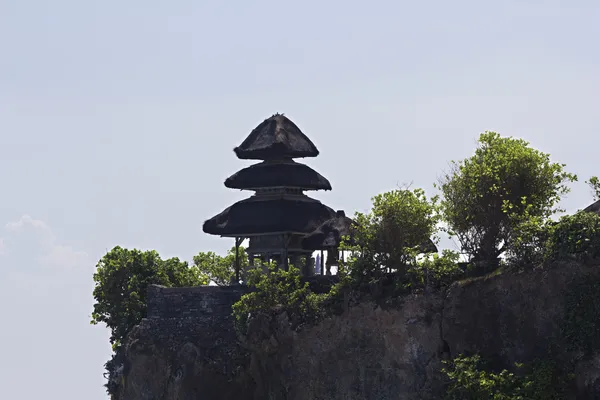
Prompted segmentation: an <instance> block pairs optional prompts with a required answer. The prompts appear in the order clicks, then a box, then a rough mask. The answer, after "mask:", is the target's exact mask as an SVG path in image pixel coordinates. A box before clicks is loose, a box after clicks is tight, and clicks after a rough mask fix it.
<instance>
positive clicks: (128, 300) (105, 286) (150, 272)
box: [91, 246, 207, 389]
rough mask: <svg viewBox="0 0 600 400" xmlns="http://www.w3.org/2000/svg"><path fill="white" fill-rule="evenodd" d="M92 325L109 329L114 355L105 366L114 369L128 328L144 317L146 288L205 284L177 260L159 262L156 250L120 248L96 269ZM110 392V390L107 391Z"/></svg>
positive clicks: (99, 262) (196, 273)
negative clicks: (100, 325)
mask: <svg viewBox="0 0 600 400" xmlns="http://www.w3.org/2000/svg"><path fill="white" fill-rule="evenodd" d="M94 282H95V287H94V291H93V296H94V299H95V300H96V303H95V304H94V310H93V312H92V320H91V323H92V324H94V325H95V324H98V323H100V322H104V323H105V324H106V326H107V327H108V328H109V329H110V330H111V335H110V343H111V344H112V346H113V351H115V355H114V356H113V359H112V360H110V361H109V362H107V364H106V365H105V367H106V368H107V370H108V372H109V374H110V373H111V372H112V371H113V369H114V368H115V367H116V366H117V365H116V364H117V363H118V361H119V358H120V356H121V352H122V344H123V343H124V340H125V337H126V336H127V334H128V333H129V332H130V331H131V329H132V328H133V327H134V326H135V325H137V324H138V323H139V322H140V321H141V320H142V318H144V317H145V316H146V290H147V287H148V285H150V284H157V285H163V286H167V287H170V286H196V285H201V284H206V283H207V281H206V280H205V279H204V278H203V276H202V275H201V274H200V273H198V271H197V270H196V269H195V268H189V267H188V264H187V262H185V261H180V260H179V259H178V258H170V259H168V260H162V259H161V258H160V256H159V255H158V253H157V252H156V251H145V252H142V251H140V250H137V249H134V250H128V249H123V248H121V247H119V246H117V247H115V248H113V249H112V250H111V251H109V252H108V253H106V254H105V255H104V256H103V257H102V258H101V259H100V261H98V264H97V266H96V272H95V273H94ZM109 389H110V388H109Z"/></svg>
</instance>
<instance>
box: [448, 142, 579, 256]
mask: <svg viewBox="0 0 600 400" xmlns="http://www.w3.org/2000/svg"><path fill="white" fill-rule="evenodd" d="M564 167H565V165H564V164H558V163H552V162H551V161H550V156H549V155H548V154H545V153H542V152H541V151H538V150H536V149H533V148H531V147H529V143H528V142H526V141H524V140H522V139H515V138H512V137H501V136H500V135H499V134H497V133H495V132H485V133H483V134H481V136H480V137H479V146H478V148H477V149H476V150H475V154H474V155H473V156H471V157H469V158H467V159H465V160H463V161H460V162H452V170H451V172H450V173H449V174H446V175H445V176H444V177H442V179H441V180H440V182H439V187H440V188H441V191H442V194H443V199H442V201H441V210H442V214H443V216H444V219H445V221H446V223H447V224H448V227H449V229H450V232H451V233H452V234H454V235H456V236H457V237H458V240H459V241H460V244H461V247H462V249H463V251H465V252H466V253H468V254H469V255H471V257H472V261H476V262H478V263H480V264H483V265H489V264H493V263H494V261H495V260H496V259H497V257H498V256H500V255H501V254H502V253H503V252H504V251H506V250H509V249H510V247H511V245H512V244H513V240H514V238H515V237H514V236H515V235H514V233H515V232H516V229H517V228H518V227H519V226H520V225H521V224H524V223H527V222H528V221H531V219H532V218H538V219H539V220H540V221H543V220H544V219H545V218H547V217H549V216H550V215H552V214H553V213H554V212H556V211H558V209H556V208H555V206H556V204H557V203H558V202H559V200H560V198H561V196H562V195H564V194H566V193H568V191H569V188H568V187H567V186H566V183H567V182H572V181H576V180H577V177H576V176H575V175H573V174H569V173H567V172H565V171H564Z"/></svg>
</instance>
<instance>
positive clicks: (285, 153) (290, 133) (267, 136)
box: [233, 114, 319, 160]
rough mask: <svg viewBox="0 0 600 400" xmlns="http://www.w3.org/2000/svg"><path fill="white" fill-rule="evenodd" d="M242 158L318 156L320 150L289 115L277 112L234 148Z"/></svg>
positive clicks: (264, 158)
mask: <svg viewBox="0 0 600 400" xmlns="http://www.w3.org/2000/svg"><path fill="white" fill-rule="evenodd" d="M233 150H234V151H235V154H236V155H237V156H238V158H240V159H253V160H280V159H285V158H297V157H316V156H318V155H319V150H317V147H316V146H315V145H314V144H313V142H311V141H310V139H309V138H308V137H306V135H305V134H304V133H302V131H301V130H300V129H299V128H298V127H297V126H296V124H294V123H293V122H292V121H290V120H289V119H288V118H287V117H285V116H284V115H282V114H275V115H273V116H272V117H270V118H267V119H266V120H264V121H263V122H262V123H261V124H260V125H258V126H257V127H256V128H254V130H253V131H252V132H251V133H250V135H249V136H248V137H247V138H246V140H244V141H243V142H242V144H241V145H239V146H238V147H236V148H235V149H233Z"/></svg>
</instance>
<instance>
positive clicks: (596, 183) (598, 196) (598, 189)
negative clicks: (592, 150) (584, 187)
mask: <svg viewBox="0 0 600 400" xmlns="http://www.w3.org/2000/svg"><path fill="white" fill-rule="evenodd" d="M585 183H587V184H588V186H589V187H590V188H591V189H592V194H593V196H594V200H600V179H598V177H597V176H592V177H591V178H590V180H589V181H586V182H585Z"/></svg>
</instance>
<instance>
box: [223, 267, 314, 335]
mask: <svg viewBox="0 0 600 400" xmlns="http://www.w3.org/2000/svg"><path fill="white" fill-rule="evenodd" d="M246 284H247V285H248V286H249V287H250V288H251V289H252V292H250V293H247V294H245V295H243V296H242V297H241V299H240V300H239V301H238V302H236V303H235V304H234V305H233V316H234V318H235V324H236V329H237V330H238V332H240V333H242V334H244V333H245V332H246V331H247V328H248V322H249V319H250V317H252V316H255V315H258V314H261V313H269V312H271V311H272V310H274V309H275V308H281V309H282V310H284V311H285V312H287V314H288V316H289V317H290V320H291V321H292V326H293V327H294V328H298V327H299V326H301V325H304V324H307V323H314V322H316V321H318V320H319V319H320V317H321V316H322V315H323V308H322V307H321V305H322V302H323V300H324V298H325V296H324V295H318V294H315V293H312V292H311V291H310V289H309V286H308V282H305V283H302V280H301V275H300V271H299V270H298V269H297V268H295V267H294V266H292V265H290V266H289V269H288V271H283V270H277V268H276V266H275V265H274V264H271V265H269V267H268V272H267V273H264V272H263V270H262V268H253V269H250V270H249V271H248V275H247V278H246Z"/></svg>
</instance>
